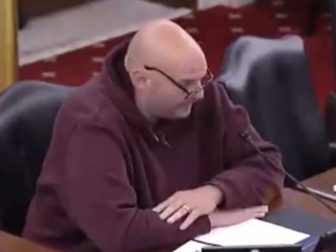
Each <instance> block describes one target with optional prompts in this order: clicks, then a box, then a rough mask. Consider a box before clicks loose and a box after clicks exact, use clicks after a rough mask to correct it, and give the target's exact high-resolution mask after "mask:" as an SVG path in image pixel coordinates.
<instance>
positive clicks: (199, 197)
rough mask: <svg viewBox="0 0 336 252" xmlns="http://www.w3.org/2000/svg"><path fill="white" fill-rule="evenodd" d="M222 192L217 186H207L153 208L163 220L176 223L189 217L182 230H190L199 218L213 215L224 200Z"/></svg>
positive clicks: (183, 192) (181, 192)
mask: <svg viewBox="0 0 336 252" xmlns="http://www.w3.org/2000/svg"><path fill="white" fill-rule="evenodd" d="M222 197H223V195H222V192H221V191H220V190H219V189H218V188H217V187H215V186H211V185H206V186H202V187H199V188H196V189H193V190H187V191H179V192H176V193H175V194H173V195H172V196H171V197H169V198H168V199H167V200H165V201H163V202H162V203H160V204H159V205H157V206H156V207H154V208H153V211H155V212H157V213H159V214H160V218H161V219H162V220H166V221H167V222H168V223H174V222H175V221H177V220H179V219H181V218H182V217H184V216H186V215H188V216H187V217H186V219H185V220H184V222H183V223H182V224H181V226H180V229H181V230H184V229H186V228H188V227H189V226H190V225H191V224H192V223H193V222H194V221H195V220H196V219H197V218H199V217H200V216H202V215H208V214H210V213H212V212H213V211H214V210H215V209H216V208H217V205H218V204H219V203H220V202H221V200H222Z"/></svg>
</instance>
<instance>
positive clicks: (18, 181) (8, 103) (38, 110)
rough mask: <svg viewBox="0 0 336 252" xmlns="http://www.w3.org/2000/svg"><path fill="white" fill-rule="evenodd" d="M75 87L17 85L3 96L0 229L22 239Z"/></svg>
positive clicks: (0, 111) (0, 104) (0, 107)
mask: <svg viewBox="0 0 336 252" xmlns="http://www.w3.org/2000/svg"><path fill="white" fill-rule="evenodd" d="M71 90H73V88H72V87H67V86H60V85H55V84H49V83H45V82H39V81H23V82H19V83H16V84H14V85H12V86H10V87H9V88H8V89H6V90H5V91H4V92H3V93H1V94H0V225H1V226H0V227H1V228H2V229H3V230H5V231H7V232H10V233H13V234H16V235H20V233H21V231H22V228H23V225H24V221H25V217H26V212H27V208H28V205H29V202H30V200H31V197H32V196H33V194H34V192H35V183H36V179H37V177H38V176H39V173H40V169H41V166H42V163H43V160H44V157H45V155H46V151H47V149H48V146H49V143H50V139H51V136H52V129H53V123H54V120H55V116H56V113H57V111H58V109H59V107H60V105H61V104H62V102H63V101H64V100H65V99H66V97H67V96H68V95H69V94H70V93H71Z"/></svg>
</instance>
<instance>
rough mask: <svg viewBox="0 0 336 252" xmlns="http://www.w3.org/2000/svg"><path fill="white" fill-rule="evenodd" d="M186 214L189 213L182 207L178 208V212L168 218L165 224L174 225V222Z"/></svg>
mask: <svg viewBox="0 0 336 252" xmlns="http://www.w3.org/2000/svg"><path fill="white" fill-rule="evenodd" d="M188 213H189V211H188V210H187V209H186V208H184V207H183V206H182V207H180V209H178V211H176V212H175V213H174V214H173V215H172V216H170V217H169V218H168V220H167V222H168V223H174V222H175V221H177V220H179V219H181V218H182V217H184V216H185V215H186V214H188Z"/></svg>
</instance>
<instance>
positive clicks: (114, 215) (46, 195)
mask: <svg viewBox="0 0 336 252" xmlns="http://www.w3.org/2000/svg"><path fill="white" fill-rule="evenodd" d="M203 98H204V99H203ZM245 130H248V131H249V132H250V134H251V136H252V138H253V140H254V141H255V144H256V145H257V146H258V147H259V148H260V150H261V151H263V152H264V153H265V154H266V155H267V156H268V157H270V158H272V159H274V160H280V155H279V153H278V151H277V149H276V148H275V147H274V146H273V145H271V144H269V143H266V142H264V141H263V140H262V139H261V138H260V137H259V136H258V134H257V133H256V132H255V130H254V129H253V127H252V126H251V125H250V123H249V120H248V117H247V114H246V111H245V110H244V109H243V108H242V107H239V106H235V105H233V104H232V103H231V101H230V100H229V98H228V96H227V94H226V92H225V90H223V87H222V86H219V85H216V84H215V83H211V73H210V71H209V70H208V69H207V64H206V60H205V56H204V54H203V52H202V50H201V49H200V47H199V46H198V44H197V43H196V42H195V41H194V40H193V39H192V38H191V37H190V36H189V35H188V34H187V33H186V32H185V31H184V30H183V29H181V28H180V27H179V26H178V25H176V24H174V23H172V22H170V21H164V20H160V21H156V22H153V23H151V24H147V25H145V26H144V27H142V28H141V29H140V30H139V31H138V33H137V34H136V35H135V36H134V37H133V39H132V40H131V41H130V43H126V44H122V45H121V46H119V47H117V48H115V49H114V50H113V51H112V52H111V53H110V54H109V55H108V56H107V58H106V61H105V64H104V67H103V70H102V73H101V74H100V75H99V76H97V77H95V78H93V79H92V80H90V81H89V82H88V83H87V84H86V85H84V86H83V87H81V88H79V90H78V91H77V92H76V93H75V94H74V95H73V96H72V97H70V99H69V100H67V101H66V102H65V104H64V105H63V106H62V108H61V109H60V112H59V114H58V116H57V119H56V123H55V128H54V135H53V139H52V142H51V145H50V148H49V151H48V154H47V157H46V160H45V162H44V167H43V170H42V172H41V176H40V178H39V182H38V186H37V193H36V196H35V197H34V199H33V201H32V203H31V206H30V210H29V214H28V217H27V223H26V227H25V230H24V235H25V236H26V237H28V238H30V239H33V240H35V241H38V242H41V243H43V244H45V245H48V246H51V247H53V248H56V249H60V250H65V251H104V252H105V251H106V252H110V251H114V252H117V251H150V250H155V249H165V248H171V247H174V246H177V245H179V244H181V243H183V242H185V241H187V240H189V239H192V238H193V237H195V236H196V235H199V234H202V233H206V232H208V231H210V229H211V228H212V227H217V226H225V225H230V224H234V223H238V222H240V221H243V220H246V219H249V218H255V217H263V216H264V215H265V214H266V212H267V206H266V205H267V204H268V203H269V202H270V201H271V200H272V199H274V197H277V196H279V195H280V191H281V187H282V183H283V176H282V172H281V171H280V170H278V169H275V168H274V167H272V166H270V165H269V164H268V163H267V162H265V160H264V158H263V157H261V156H260V155H258V154H257V153H256V152H255V151H254V149H253V147H251V146H250V144H249V143H247V142H246V141H245V140H244V139H242V138H241V137H240V132H242V131H245ZM279 166H280V167H281V164H280V162H279Z"/></svg>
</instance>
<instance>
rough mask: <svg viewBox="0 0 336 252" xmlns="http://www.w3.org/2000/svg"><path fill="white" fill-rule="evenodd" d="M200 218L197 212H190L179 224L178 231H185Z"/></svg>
mask: <svg viewBox="0 0 336 252" xmlns="http://www.w3.org/2000/svg"><path fill="white" fill-rule="evenodd" d="M199 216H200V214H199V212H198V211H196V210H193V211H191V212H190V214H189V215H188V216H187V218H186V219H185V221H184V222H183V223H182V224H181V226H180V230H185V229H187V228H188V227H189V226H190V225H191V224H193V223H194V221H195V220H196V219H197V218H198V217H199Z"/></svg>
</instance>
